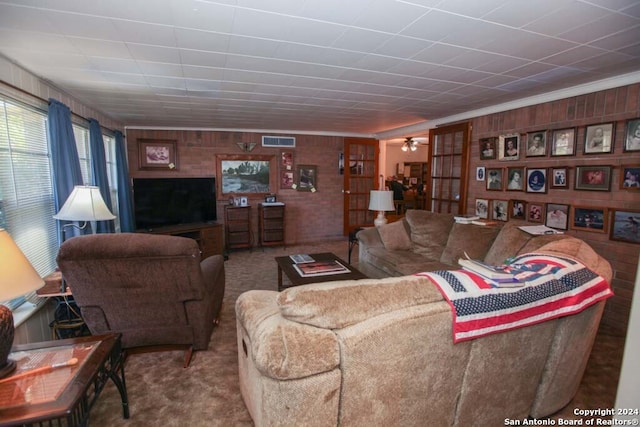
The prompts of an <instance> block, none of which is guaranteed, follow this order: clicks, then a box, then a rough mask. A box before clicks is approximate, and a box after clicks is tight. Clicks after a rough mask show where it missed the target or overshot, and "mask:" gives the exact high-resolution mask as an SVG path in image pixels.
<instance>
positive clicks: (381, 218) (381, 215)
mask: <svg viewBox="0 0 640 427" xmlns="http://www.w3.org/2000/svg"><path fill="white" fill-rule="evenodd" d="M386 223H387V218H385V216H384V212H383V211H379V212H378V216H377V217H376V219H374V220H373V225H375V226H376V227H380V226H383V225H385V224H386Z"/></svg>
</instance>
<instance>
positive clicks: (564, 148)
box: [551, 128, 576, 157]
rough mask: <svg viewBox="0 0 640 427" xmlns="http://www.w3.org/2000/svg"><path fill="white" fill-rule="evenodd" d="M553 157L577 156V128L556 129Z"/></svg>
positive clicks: (552, 144) (553, 141)
mask: <svg viewBox="0 0 640 427" xmlns="http://www.w3.org/2000/svg"><path fill="white" fill-rule="evenodd" d="M552 135H553V137H552V139H551V141H552V142H551V156H552V157H553V156H574V155H575V154H576V128H566V129H556V130H554V131H553V132H552Z"/></svg>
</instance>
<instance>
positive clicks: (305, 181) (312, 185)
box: [294, 165, 318, 193]
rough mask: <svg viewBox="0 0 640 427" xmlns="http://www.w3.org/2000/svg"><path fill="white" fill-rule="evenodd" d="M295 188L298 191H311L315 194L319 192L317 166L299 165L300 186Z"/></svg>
mask: <svg viewBox="0 0 640 427" xmlns="http://www.w3.org/2000/svg"><path fill="white" fill-rule="evenodd" d="M294 188H295V189H296V190H298V191H311V192H312V193H315V192H316V191H317V190H318V168H317V166H312V165H299V166H298V184H297V185H296V186H295V187H294Z"/></svg>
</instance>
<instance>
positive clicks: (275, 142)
mask: <svg viewBox="0 0 640 427" xmlns="http://www.w3.org/2000/svg"><path fill="white" fill-rule="evenodd" d="M262 146H263V147H295V146H296V139H295V138H294V137H292V136H263V137H262Z"/></svg>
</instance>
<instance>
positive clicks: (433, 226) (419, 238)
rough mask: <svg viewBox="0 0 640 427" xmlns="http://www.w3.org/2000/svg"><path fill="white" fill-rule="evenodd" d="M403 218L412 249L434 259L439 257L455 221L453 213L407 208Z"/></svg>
mask: <svg viewBox="0 0 640 427" xmlns="http://www.w3.org/2000/svg"><path fill="white" fill-rule="evenodd" d="M405 219H406V221H407V223H408V224H409V228H410V229H411V242H413V251H414V252H415V253H418V254H421V255H424V256H426V257H428V258H431V259H434V260H437V259H440V256H441V255H442V251H443V250H444V247H445V245H446V244H447V240H448V239H449V231H450V230H451V227H452V226H453V223H454V222H455V221H454V219H453V215H448V214H441V213H434V212H429V211H423V210H419V209H409V210H408V211H407V214H406V216H405Z"/></svg>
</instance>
